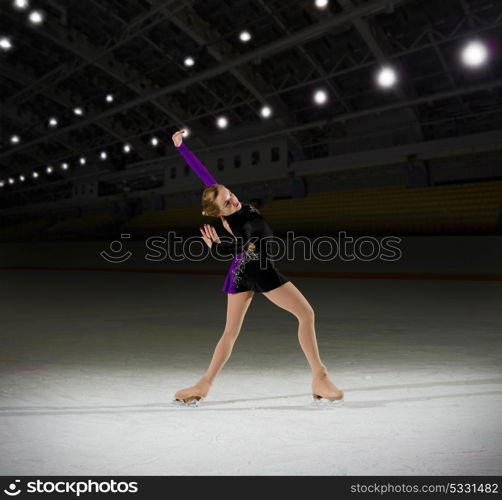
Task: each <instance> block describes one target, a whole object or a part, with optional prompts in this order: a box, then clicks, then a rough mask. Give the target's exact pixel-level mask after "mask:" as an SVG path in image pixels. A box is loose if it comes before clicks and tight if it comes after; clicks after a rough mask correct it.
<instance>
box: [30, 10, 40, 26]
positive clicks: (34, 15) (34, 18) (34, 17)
mask: <svg viewBox="0 0 502 500" xmlns="http://www.w3.org/2000/svg"><path fill="white" fill-rule="evenodd" d="M28 19H29V20H30V23H31V24H40V23H41V22H42V21H43V20H44V15H43V14H42V12H40V11H39V10H32V11H31V12H30V15H29V16H28Z"/></svg>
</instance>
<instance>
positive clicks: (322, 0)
mask: <svg viewBox="0 0 502 500" xmlns="http://www.w3.org/2000/svg"><path fill="white" fill-rule="evenodd" d="M327 5H328V0H315V6H316V7H317V8H318V9H324V8H325V7H326V6H327Z"/></svg>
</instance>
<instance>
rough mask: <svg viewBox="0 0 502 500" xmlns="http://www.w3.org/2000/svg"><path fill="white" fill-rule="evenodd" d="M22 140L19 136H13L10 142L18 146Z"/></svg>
mask: <svg viewBox="0 0 502 500" xmlns="http://www.w3.org/2000/svg"><path fill="white" fill-rule="evenodd" d="M20 140H21V139H19V136H18V135H13V136H11V138H10V142H12V144H17V143H18V142H19V141H20Z"/></svg>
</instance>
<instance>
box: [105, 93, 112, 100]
mask: <svg viewBox="0 0 502 500" xmlns="http://www.w3.org/2000/svg"><path fill="white" fill-rule="evenodd" d="M106 102H113V95H112V94H106Z"/></svg>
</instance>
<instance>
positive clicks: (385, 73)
mask: <svg viewBox="0 0 502 500" xmlns="http://www.w3.org/2000/svg"><path fill="white" fill-rule="evenodd" d="M376 80H377V83H378V85H380V87H384V88H389V87H392V86H393V85H394V84H395V83H396V81H397V74H396V72H395V71H394V70H393V69H392V68H391V67H390V66H385V67H383V68H381V69H380V71H379V72H378V75H377V79H376Z"/></svg>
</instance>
